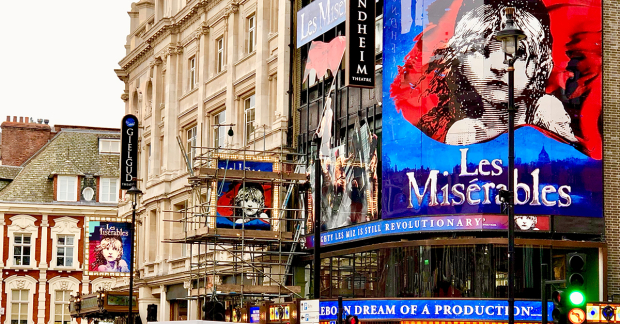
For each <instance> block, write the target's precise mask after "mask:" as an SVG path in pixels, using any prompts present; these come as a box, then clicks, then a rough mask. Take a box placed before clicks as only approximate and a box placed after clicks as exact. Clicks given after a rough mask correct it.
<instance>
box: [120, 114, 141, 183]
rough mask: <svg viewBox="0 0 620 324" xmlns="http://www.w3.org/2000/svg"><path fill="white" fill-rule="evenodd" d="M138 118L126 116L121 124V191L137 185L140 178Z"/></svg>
mask: <svg viewBox="0 0 620 324" xmlns="http://www.w3.org/2000/svg"><path fill="white" fill-rule="evenodd" d="M138 149H139V147H138V118H136V116H134V115H125V117H123V121H122V123H121V189H123V190H127V189H131V187H133V186H135V185H136V180H135V179H136V178H137V177H138Z"/></svg>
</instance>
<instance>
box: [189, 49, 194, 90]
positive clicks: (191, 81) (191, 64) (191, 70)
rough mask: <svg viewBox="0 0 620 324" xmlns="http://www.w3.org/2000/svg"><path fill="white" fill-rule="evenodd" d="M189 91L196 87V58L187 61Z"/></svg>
mask: <svg viewBox="0 0 620 324" xmlns="http://www.w3.org/2000/svg"><path fill="white" fill-rule="evenodd" d="M188 65H189V90H194V88H195V87H196V57H195V56H194V57H192V58H191V59H189V64H188Z"/></svg>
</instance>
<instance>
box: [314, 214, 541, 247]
mask: <svg viewBox="0 0 620 324" xmlns="http://www.w3.org/2000/svg"><path fill="white" fill-rule="evenodd" d="M506 229H508V216H506V215H452V216H432V217H408V218H395V219H381V220H378V221H374V222H369V223H362V224H358V225H353V226H349V227H344V228H340V229H335V230H332V231H328V232H323V233H321V246H326V245H332V244H339V243H347V242H352V241H356V240H361V239H368V238H372V237H377V236H384V235H396V234H410V233H421V232H455V231H493V230H506ZM549 229H550V226H549V217H548V216H522V215H517V216H515V230H517V231H519V230H527V231H538V230H540V231H549ZM306 247H308V248H313V247H314V236H312V235H309V236H306Z"/></svg>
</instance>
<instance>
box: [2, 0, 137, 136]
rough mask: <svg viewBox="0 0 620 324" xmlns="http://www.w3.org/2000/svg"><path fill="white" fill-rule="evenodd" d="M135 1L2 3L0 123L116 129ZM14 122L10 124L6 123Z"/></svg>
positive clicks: (118, 125) (118, 124)
mask: <svg viewBox="0 0 620 324" xmlns="http://www.w3.org/2000/svg"><path fill="white" fill-rule="evenodd" d="M132 2H137V0H134V1H130V0H107V1H84V0H80V1H78V0H62V1H50V0H32V1H28V2H23V1H3V3H2V12H4V13H6V14H5V15H3V17H2V19H0V31H1V32H0V36H1V39H2V44H3V46H2V47H3V48H2V50H1V51H0V62H2V63H3V66H2V72H1V75H2V77H1V78H0V98H1V99H0V122H2V121H5V120H6V116H18V118H19V116H23V117H26V116H27V117H32V119H33V120H34V121H35V122H36V120H37V119H38V118H41V119H49V120H50V124H52V125H54V124H58V125H61V124H62V125H83V126H98V127H115V128H119V127H120V122H121V119H122V117H123V115H124V113H125V104H124V102H123V101H122V100H121V99H120V97H121V94H122V93H123V90H124V84H123V82H122V81H120V80H119V79H118V78H117V77H116V74H115V73H114V69H118V68H119V65H118V62H119V61H120V60H121V59H122V58H123V57H124V56H125V47H124V45H125V41H126V36H127V34H128V33H129V16H128V15H127V12H128V11H129V10H130V9H131V3H132ZM11 118H12V117H11Z"/></svg>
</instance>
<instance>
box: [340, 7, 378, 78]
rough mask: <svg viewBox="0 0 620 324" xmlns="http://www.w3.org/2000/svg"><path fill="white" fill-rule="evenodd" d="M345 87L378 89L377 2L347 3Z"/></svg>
mask: <svg viewBox="0 0 620 324" xmlns="http://www.w3.org/2000/svg"><path fill="white" fill-rule="evenodd" d="M347 8H349V11H348V12H347V26H346V27H347V28H346V35H347V50H346V51H345V55H346V59H345V86H347V87H358V88H374V87H375V9H376V8H375V1H374V0H347Z"/></svg>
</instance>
